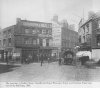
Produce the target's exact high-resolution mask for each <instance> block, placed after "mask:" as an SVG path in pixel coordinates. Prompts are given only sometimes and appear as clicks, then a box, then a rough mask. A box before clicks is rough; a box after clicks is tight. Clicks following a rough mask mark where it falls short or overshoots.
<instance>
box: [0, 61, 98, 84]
mask: <svg viewBox="0 0 100 88" xmlns="http://www.w3.org/2000/svg"><path fill="white" fill-rule="evenodd" d="M11 69H12V70H11V71H8V72H4V73H1V74H0V81H1V82H5V81H13V82H24V81H25V82H30V81H31V82H57V81H58V82H66V81H94V82H97V81H100V68H99V67H96V68H95V69H92V68H91V69H89V68H86V67H83V66H81V67H76V66H69V65H60V66H59V65H58V63H57V62H52V63H49V64H48V63H44V64H43V66H41V65H40V63H31V64H26V65H21V66H16V67H14V68H11Z"/></svg>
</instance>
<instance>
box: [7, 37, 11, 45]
mask: <svg viewBox="0 0 100 88" xmlns="http://www.w3.org/2000/svg"><path fill="white" fill-rule="evenodd" d="M8 45H9V46H11V38H8Z"/></svg>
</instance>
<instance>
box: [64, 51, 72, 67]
mask: <svg viewBox="0 0 100 88" xmlns="http://www.w3.org/2000/svg"><path fill="white" fill-rule="evenodd" d="M73 58H74V52H73V51H71V50H67V51H65V52H64V53H63V59H64V64H66V65H71V64H72V63H73Z"/></svg>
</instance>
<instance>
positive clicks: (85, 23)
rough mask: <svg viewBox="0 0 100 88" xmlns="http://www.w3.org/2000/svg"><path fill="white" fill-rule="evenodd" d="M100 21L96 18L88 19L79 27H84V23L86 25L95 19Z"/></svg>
mask: <svg viewBox="0 0 100 88" xmlns="http://www.w3.org/2000/svg"><path fill="white" fill-rule="evenodd" d="M98 18H99V19H100V17H96V18H90V19H88V20H87V21H86V22H85V23H83V24H82V25H81V27H82V26H84V25H85V24H86V23H88V22H89V21H91V20H95V19H98Z"/></svg>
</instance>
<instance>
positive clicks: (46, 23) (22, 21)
mask: <svg viewBox="0 0 100 88" xmlns="http://www.w3.org/2000/svg"><path fill="white" fill-rule="evenodd" d="M21 21H22V22H23V21H24V22H34V23H45V24H52V23H50V22H40V21H30V20H21Z"/></svg>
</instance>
